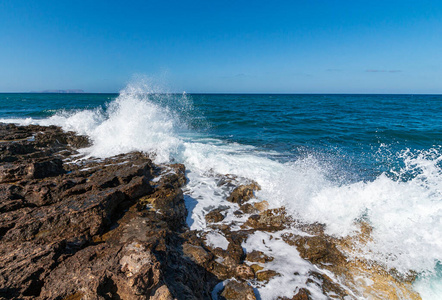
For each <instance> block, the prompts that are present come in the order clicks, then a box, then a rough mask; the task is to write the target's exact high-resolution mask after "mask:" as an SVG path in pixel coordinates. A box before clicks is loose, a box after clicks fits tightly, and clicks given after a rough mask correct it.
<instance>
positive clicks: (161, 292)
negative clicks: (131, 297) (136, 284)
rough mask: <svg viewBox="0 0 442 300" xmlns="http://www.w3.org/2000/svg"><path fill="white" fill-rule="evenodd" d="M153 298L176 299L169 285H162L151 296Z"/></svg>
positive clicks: (154, 299) (153, 299)
mask: <svg viewBox="0 0 442 300" xmlns="http://www.w3.org/2000/svg"><path fill="white" fill-rule="evenodd" d="M150 299H151V300H174V298H173V296H172V294H171V293H170V291H169V289H168V288H167V285H162V286H160V287H159V288H158V289H157V290H156V291H155V294H154V295H153V296H152V297H150Z"/></svg>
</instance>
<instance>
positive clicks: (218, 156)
mask: <svg viewBox="0 0 442 300" xmlns="http://www.w3.org/2000/svg"><path fill="white" fill-rule="evenodd" d="M161 97H166V96H161V95H157V94H155V93H152V92H151V91H149V90H147V91H146V88H145V86H142V87H140V86H138V85H137V84H132V85H129V86H128V87H127V88H126V89H125V90H123V91H122V92H121V93H120V95H119V97H118V98H117V99H116V100H115V101H113V102H111V103H110V104H109V105H108V107H107V109H105V110H103V109H95V110H84V111H77V112H73V113H72V112H71V113H67V112H62V113H58V114H56V115H54V116H52V117H50V118H48V119H44V120H35V119H14V120H12V119H9V120H0V121H3V122H14V123H20V124H24V125H26V124H36V123H38V124H41V125H50V124H52V125H59V126H61V127H63V128H64V129H65V130H74V131H76V132H78V133H80V134H86V135H88V136H89V137H90V138H91V139H92V141H93V145H92V146H91V147H90V148H88V149H84V150H82V151H84V152H85V153H86V154H88V155H91V156H97V157H108V156H112V155H115V154H119V153H124V152H128V151H134V150H136V151H144V152H147V153H150V154H152V155H154V156H155V161H156V162H158V163H162V162H168V161H170V160H175V161H179V162H182V163H184V164H185V165H186V167H187V169H188V179H189V183H188V185H187V186H186V188H185V194H186V196H185V197H186V206H187V208H188V210H189V212H190V214H189V216H188V219H187V220H188V223H189V225H190V227H191V228H192V229H202V230H205V229H206V222H205V219H204V216H205V214H206V213H207V212H208V211H209V210H210V209H213V208H216V207H218V206H220V205H224V206H226V207H227V211H233V210H235V209H237V208H238V206H237V205H236V204H232V203H229V202H227V201H226V198H227V196H228V193H229V190H228V189H226V188H225V187H223V186H220V185H218V181H219V178H217V177H216V175H217V174H232V175H235V176H238V178H247V179H250V180H254V181H256V182H257V183H258V184H259V185H260V186H261V188H262V189H261V190H260V191H258V192H257V193H256V196H257V198H258V200H266V201H268V202H269V204H270V207H280V206H285V207H286V209H287V210H288V211H289V212H290V213H291V214H292V215H293V216H294V217H296V218H300V219H302V220H303V221H306V222H319V223H323V224H325V225H326V231H327V233H329V234H332V235H335V236H347V235H353V234H356V233H357V230H358V229H357V226H356V225H355V222H356V221H358V220H364V221H367V222H368V223H369V224H370V225H371V226H372V227H373V232H372V238H373V241H372V242H371V243H369V244H368V245H365V246H364V248H363V249H362V253H363V255H365V256H366V257H367V258H369V259H373V260H376V261H378V262H379V263H381V264H383V265H385V266H386V267H388V268H396V269H397V270H398V271H399V272H402V273H404V274H405V273H407V272H408V270H415V271H417V272H427V273H428V274H431V273H432V272H433V270H434V268H435V265H436V263H437V261H442V224H441V223H442V172H441V165H440V162H441V160H442V155H441V153H440V151H439V150H437V149H429V150H427V151H421V152H414V153H413V152H411V151H403V152H402V153H400V154H399V156H398V158H399V159H401V160H402V161H403V164H404V166H403V168H402V169H400V170H397V171H395V172H396V173H395V176H394V177H395V178H392V176H388V175H387V174H381V175H380V176H378V177H377V178H376V179H375V180H373V181H367V182H365V181H360V182H355V183H350V184H348V183H345V182H337V181H334V180H331V179H330V176H329V174H330V173H331V172H330V166H327V165H324V164H322V163H320V162H319V160H317V159H316V158H315V156H314V155H310V156H308V155H307V156H305V157H301V158H298V159H296V160H294V161H291V162H288V163H281V162H278V161H276V160H274V159H273V158H272V156H273V155H268V153H265V152H260V151H258V150H257V149H256V148H254V147H251V146H246V145H239V144H234V143H226V142H223V141H220V140H216V139H211V138H208V137H207V136H201V135H198V134H197V133H192V134H189V132H188V131H187V132H186V128H185V126H184V125H183V123H182V122H181V121H180V119H179V117H178V116H177V114H176V113H175V112H174V110H173V109H172V108H171V107H172V106H173V105H174V104H173V103H171V102H170V101H169V100H170V99H169V100H168V101H165V102H161V101H158V98H161ZM187 100H188V99H187V96H185V95H183V101H184V102H186V101H187ZM189 107H190V106H188V105H187V106H186V105H184V106H183V105H181V104H180V109H183V110H185V109H187V108H189ZM410 174H411V175H410ZM228 215H233V214H228ZM231 221H236V222H242V221H244V220H243V219H241V217H239V218H237V217H230V219H226V220H224V221H223V222H226V223H229V222H231ZM257 240H258V239H256V243H254V242H253V241H255V239H253V238H250V239H249V240H248V241H247V245H246V246H247V248H248V249H253V248H254V247H255V248H257V249H261V248H262V245H261V244H260V243H259V242H258V241H257ZM268 245H271V246H270V249H271V250H272V251H273V253H278V252H280V253H285V254H284V255H282V254H281V255H282V256H281V258H280V259H279V258H278V259H275V263H274V264H275V265H274V267H275V268H276V267H278V268H279V269H281V268H282V265H281V266H276V264H277V263H278V262H282V259H283V257H285V258H284V259H286V260H287V268H288V269H289V268H290V266H289V264H293V266H292V267H291V268H294V267H296V268H301V269H302V268H307V265H304V263H305V262H303V261H302V260H301V259H298V257H297V255H298V254H297V253H296V251H295V250H294V248H293V247H289V248H290V249H291V250H289V248H287V247H288V246H287V247H286V246H285V243H283V242H282V241H278V242H275V241H274V242H271V243H269V244H268ZM224 246H225V245H224ZM266 249H267V248H266ZM290 251H292V252H290ZM290 257H292V258H293V260H291V259H290ZM310 267H311V266H309V268H310ZM279 269H278V270H279ZM288 269H287V271H284V270H283V269H281V271H280V273H281V274H286V273H287V276H286V275H284V276H283V277H282V278H279V277H278V278H277V279H272V280H271V281H270V282H269V284H268V285H266V286H265V287H260V288H258V290H259V291H260V293H262V295H265V297H264V296H263V299H271V298H272V297H273V296H276V293H283V294H287V295H288V294H289V293H290V292H293V291H292V290H290V291H288V290H286V289H285V286H286V285H288V284H289V283H290V280H297V279H293V277H288ZM306 270H307V269H306ZM429 276H430V275H429ZM290 278H292V279H290ZM428 282H429V281H427V282H424V281H423V280H420V281H417V282H416V285H415V286H416V289H418V290H419V291H420V293H421V295H423V296H424V299H432V298H431V297H430V296H427V295H430V294H429V293H430V291H431V290H432V291H437V293H438V294H439V295H441V294H440V290H439V287H440V280H439V281H437V280H436V281H432V283H431V284H430V283H428ZM292 283H293V284H295V282H292ZM296 284H297V283H296ZM271 291H273V292H274V293H275V294H273V296H272V294H271V293H272V292H271ZM310 291H311V292H314V288H311V287H310ZM267 296H268V297H270V298H267ZM315 297H316V296H315ZM317 297H318V298H317V299H320V296H319V294H318V296H317ZM433 298H434V297H433ZM315 299H316V298H315Z"/></svg>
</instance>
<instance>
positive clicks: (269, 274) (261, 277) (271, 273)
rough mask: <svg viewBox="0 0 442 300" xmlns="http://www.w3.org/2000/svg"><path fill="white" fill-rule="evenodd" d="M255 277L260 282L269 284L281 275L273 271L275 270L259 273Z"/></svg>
mask: <svg viewBox="0 0 442 300" xmlns="http://www.w3.org/2000/svg"><path fill="white" fill-rule="evenodd" d="M255 275H256V279H257V280H258V281H265V282H267V281H269V280H270V279H272V278H273V277H275V276H277V275H279V273H278V272H276V271H273V270H265V271H260V272H257V273H256V274H255Z"/></svg>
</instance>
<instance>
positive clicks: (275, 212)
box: [244, 208, 291, 231]
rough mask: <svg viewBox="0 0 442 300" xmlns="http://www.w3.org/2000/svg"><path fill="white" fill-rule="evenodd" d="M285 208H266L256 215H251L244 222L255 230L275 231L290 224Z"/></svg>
mask: <svg viewBox="0 0 442 300" xmlns="http://www.w3.org/2000/svg"><path fill="white" fill-rule="evenodd" d="M290 221H291V220H290V218H289V217H287V215H286V212H285V209H283V208H278V209H268V210H266V211H263V212H262V213H260V214H258V215H252V216H250V217H249V219H248V220H247V222H246V223H245V224H244V225H245V226H246V227H247V226H248V227H251V228H253V229H256V230H264V231H277V230H282V229H284V228H285V227H286V226H288V225H289V224H290Z"/></svg>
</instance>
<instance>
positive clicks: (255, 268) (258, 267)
mask: <svg viewBox="0 0 442 300" xmlns="http://www.w3.org/2000/svg"><path fill="white" fill-rule="evenodd" d="M250 267H251V268H252V270H253V272H254V273H257V272H259V271H261V270H263V269H264V267H262V266H260V265H258V264H253V265H251V266H250Z"/></svg>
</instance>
